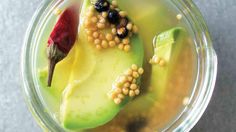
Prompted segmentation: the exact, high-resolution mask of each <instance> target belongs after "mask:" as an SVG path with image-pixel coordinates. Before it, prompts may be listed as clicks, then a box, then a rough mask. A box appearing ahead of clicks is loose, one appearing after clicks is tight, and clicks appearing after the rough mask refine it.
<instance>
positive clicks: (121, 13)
mask: <svg viewBox="0 0 236 132" xmlns="http://www.w3.org/2000/svg"><path fill="white" fill-rule="evenodd" d="M119 15H120V16H121V17H126V16H127V12H125V11H120V12H119Z"/></svg>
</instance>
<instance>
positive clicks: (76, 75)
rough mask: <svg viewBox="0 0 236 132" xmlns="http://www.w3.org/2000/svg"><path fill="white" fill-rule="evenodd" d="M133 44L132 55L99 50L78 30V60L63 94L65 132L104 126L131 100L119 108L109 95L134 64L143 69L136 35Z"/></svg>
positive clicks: (87, 1) (115, 49)
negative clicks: (117, 80)
mask: <svg viewBox="0 0 236 132" xmlns="http://www.w3.org/2000/svg"><path fill="white" fill-rule="evenodd" d="M89 5H91V4H90V2H89V0H85V1H84V5H83V8H82V12H81V18H82V19H81V20H82V21H81V22H83V20H84V16H85V12H86V10H87V8H88V7H89ZM80 25H83V24H80ZM130 42H131V43H130V45H131V49H130V51H129V52H124V51H121V50H119V49H118V48H109V49H104V50H97V49H96V48H95V47H94V44H93V43H89V42H88V40H87V36H86V33H85V28H84V27H83V26H81V27H80V28H79V40H78V43H77V44H75V45H76V57H75V60H76V61H75V63H74V65H73V68H72V74H71V77H70V83H69V84H68V85H67V87H66V89H65V91H64V94H63V100H62V105H61V112H60V115H61V122H62V124H63V126H64V127H65V128H66V129H70V130H80V129H87V128H94V127H97V126H99V125H102V124H105V123H107V122H108V121H110V120H111V119H113V118H114V116H116V114H117V113H118V112H119V111H120V110H121V109H122V107H123V106H124V105H125V104H126V103H127V102H128V100H129V98H126V99H125V100H123V101H122V103H121V104H119V105H117V104H115V103H114V102H113V100H111V99H109V98H108V96H107V93H108V92H109V91H110V90H111V89H112V84H113V83H115V81H116V79H117V77H119V76H120V75H122V74H123V73H124V72H125V71H126V70H127V69H129V68H130V66H131V65H132V64H136V65H137V66H139V67H142V63H143V54H144V50H143V43H142V41H141V39H140V38H139V36H137V35H135V36H133V37H132V38H131V41H130Z"/></svg>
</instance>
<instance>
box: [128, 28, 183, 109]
mask: <svg viewBox="0 0 236 132" xmlns="http://www.w3.org/2000/svg"><path fill="white" fill-rule="evenodd" d="M184 36H185V31H184V29H183V28H181V27H176V28H173V29H170V30H168V31H165V32H163V33H161V34H160V35H158V36H157V37H156V41H155V43H154V47H155V48H154V56H156V57H159V58H162V59H164V60H165V66H160V65H159V64H153V65H152V72H151V82H150V87H151V89H152V90H151V91H148V92H147V93H145V94H143V95H141V96H139V97H137V98H136V99H135V100H133V101H132V102H130V103H129V105H128V106H127V107H126V110H127V111H134V108H135V111H136V112H138V111H144V110H146V109H147V108H148V107H150V106H152V105H153V103H154V102H156V100H160V99H161V98H162V97H163V95H164V92H165V88H166V84H167V83H168V82H167V81H168V78H169V77H168V76H169V75H170V73H171V71H173V70H174V63H176V60H177V58H178V55H179V54H180V52H181V49H182V48H181V47H182V46H183V45H184V43H183V41H184V38H185V37H184ZM144 89H145V88H144ZM141 91H142V88H141Z"/></svg>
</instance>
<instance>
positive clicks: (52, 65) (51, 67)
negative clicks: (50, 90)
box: [48, 59, 57, 87]
mask: <svg viewBox="0 0 236 132" xmlns="http://www.w3.org/2000/svg"><path fill="white" fill-rule="evenodd" d="M56 64H57V62H56V60H55V59H51V60H49V66H48V87H51V84H52V77H53V73H54V69H55V66H56Z"/></svg>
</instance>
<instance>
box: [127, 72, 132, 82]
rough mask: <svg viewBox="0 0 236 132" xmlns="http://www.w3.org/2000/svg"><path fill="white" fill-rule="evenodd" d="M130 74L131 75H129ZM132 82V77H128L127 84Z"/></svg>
mask: <svg viewBox="0 0 236 132" xmlns="http://www.w3.org/2000/svg"><path fill="white" fill-rule="evenodd" d="M131 74H132V73H131ZM132 80H133V77H132V76H128V81H129V82H132Z"/></svg>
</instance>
